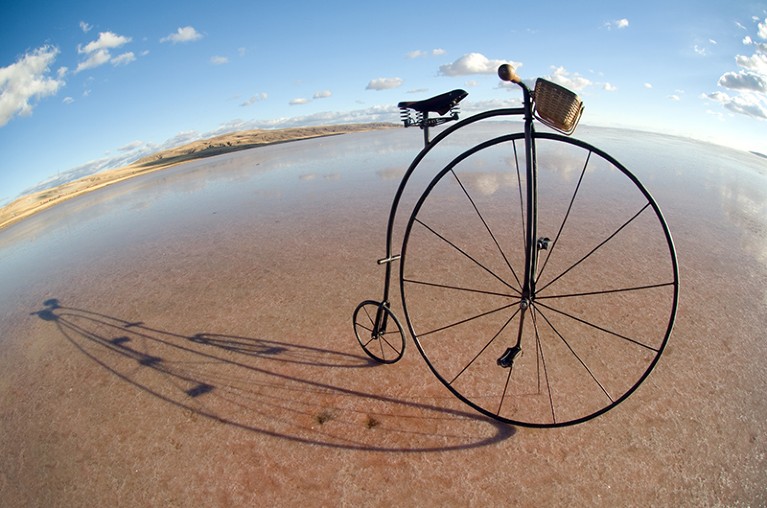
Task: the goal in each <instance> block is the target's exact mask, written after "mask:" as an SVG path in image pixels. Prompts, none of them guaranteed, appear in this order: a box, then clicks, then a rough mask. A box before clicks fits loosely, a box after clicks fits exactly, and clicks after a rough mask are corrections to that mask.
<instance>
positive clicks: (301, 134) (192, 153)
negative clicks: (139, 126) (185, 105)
mask: <svg viewBox="0 0 767 508" xmlns="http://www.w3.org/2000/svg"><path fill="white" fill-rule="evenodd" d="M397 126H398V125H396V124H391V123H367V124H348V125H327V126H317V127H294V128H289V129H275V130H260V129H259V130H250V131H241V132H233V133H230V134H224V135H221V136H216V137H213V138H209V139H204V140H200V141H195V142H192V143H189V144H186V145H183V146H179V147H176V148H171V149H168V150H163V151H161V152H157V153H154V154H152V155H150V156H148V157H144V158H143V159H139V160H137V161H135V162H133V163H131V164H129V165H127V166H124V167H121V168H117V169H110V170H106V171H101V172H98V173H93V174H88V175H85V176H82V177H81V178H74V179H72V180H71V181H66V182H65V183H62V184H60V185H55V186H51V187H46V188H42V189H40V190H38V191H36V192H32V193H31V194H28V195H25V196H22V197H20V198H18V199H16V200H15V201H12V202H11V203H9V204H8V205H6V206H4V207H2V208H0V229H2V228H3V227H5V226H8V225H10V224H12V223H14V222H17V221H19V220H21V219H23V218H25V217H29V216H30V215H32V214H34V213H37V212H40V211H42V210H45V209H46V208H50V207H51V206H53V205H55V204H58V203H61V202H62V201H65V200H67V199H70V198H73V197H75V196H78V195H80V194H83V193H85V192H89V191H92V190H96V189H100V188H102V187H106V186H107V185H111V184H113V183H117V182H120V181H123V180H126V179H128V178H132V177H135V176H139V175H142V174H145V173H149V172H152V171H158V170H161V169H164V168H168V167H170V166H175V165H178V164H182V163H184V162H188V161H191V160H195V159H200V158H203V157H212V156H214V155H221V154H224V153H229V152H234V151H238V150H247V149H249V148H255V147H258V146H264V145H270V144H274V143H286V142H289V141H298V140H301V139H309V138H316V137H321V136H335V135H338V134H347V133H351V132H363V131H370V130H378V129H389V128H392V127H397Z"/></svg>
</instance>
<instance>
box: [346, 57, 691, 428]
mask: <svg viewBox="0 0 767 508" xmlns="http://www.w3.org/2000/svg"><path fill="white" fill-rule="evenodd" d="M499 75H500V77H501V78H502V79H503V80H505V81H509V82H513V83H516V84H517V85H519V87H520V88H521V90H522V95H523V101H522V107H519V108H510V109H498V110H492V111H486V112H483V113H480V114H477V115H474V116H472V117H470V118H467V119H464V120H461V121H458V122H457V123H455V124H453V125H451V126H450V127H449V128H446V129H444V130H443V131H442V132H440V133H439V135H437V136H436V137H435V138H434V139H433V140H429V132H428V130H429V127H433V126H435V125H439V124H441V123H444V122H447V121H451V120H458V114H457V107H458V103H459V102H460V101H461V100H462V99H463V98H464V97H466V95H467V94H466V92H464V91H463V90H455V91H453V92H448V93H446V94H442V95H439V96H436V97H433V98H431V99H427V100H424V101H417V102H402V103H400V104H399V107H400V109H401V111H402V113H403V121H404V122H405V126H406V127H408V126H419V127H420V128H421V129H423V130H424V145H425V146H424V148H423V150H421V152H420V153H419V154H418V155H417V156H416V158H415V159H414V160H413V162H412V164H411V165H410V167H409V168H408V170H407V171H406V173H405V175H404V176H403V178H402V181H401V183H400V185H399V188H398V189H397V192H396V194H395V196H394V200H393V202H392V207H391V212H390V215H389V221H388V226H387V232H386V235H387V236H386V256H385V257H384V258H383V259H380V260H379V261H378V263H379V264H382V265H385V267H386V278H385V282H384V290H383V296H382V298H381V299H380V300H366V301H363V302H362V303H360V304H359V306H358V307H357V308H356V310H355V311H354V316H353V322H354V331H355V334H356V336H357V339H358V341H359V343H360V345H361V346H362V348H363V349H364V351H365V352H366V353H367V354H368V355H369V356H370V357H371V358H372V359H373V360H375V361H377V362H381V363H393V362H396V361H397V360H399V359H400V358H401V357H402V354H403V353H404V351H405V342H406V338H405V331H404V329H403V326H402V321H401V320H400V319H399V318H398V317H397V316H396V315H395V313H394V311H393V310H392V307H391V303H390V300H389V296H390V289H391V282H392V277H393V276H394V273H393V266H394V265H395V264H396V263H399V284H400V291H401V298H402V308H403V311H404V317H405V320H404V321H405V323H406V325H407V328H408V330H409V332H410V335H411V336H412V338H413V341H414V342H415V345H416V347H417V348H418V350H419V352H420V353H421V355H422V356H423V358H424V360H425V361H426V363H427V365H428V366H429V368H430V369H431V371H432V372H433V373H434V374H435V375H436V376H437V378H438V379H439V380H440V381H441V382H442V383H443V384H444V385H445V386H446V387H447V389H448V390H450V391H451V392H452V393H453V394H454V395H455V396H456V397H458V398H459V399H460V400H461V401H463V402H465V403H466V404H468V405H469V406H471V407H473V408H474V409H476V410H477V411H479V412H481V413H483V414H485V415H487V416H489V417H492V418H494V419H496V420H499V421H502V422H506V423H511V424H516V425H523V426H530V427H558V426H564V425H571V424H576V423H580V422H584V421H586V420H589V419H591V418H594V417H596V416H598V415H600V414H603V413H604V412H606V411H608V410H610V409H612V408H614V407H615V406H617V405H618V404H619V403H621V402H622V401H624V400H625V399H626V398H627V397H628V396H629V395H630V394H631V393H633V392H634V391H635V390H636V389H637V387H638V386H639V385H640V384H641V383H642V381H644V380H645V378H647V376H648V375H649V374H650V372H651V371H652V369H653V368H654V367H655V365H656V363H657V362H658V359H659V358H660V356H661V353H662V352H663V349H664V348H665V346H666V343H667V342H668V339H669V336H670V334H671V330H672V328H673V325H674V319H675V316H676V310H677V301H678V295H679V273H678V266H677V259H676V251H675V249H674V243H673V240H672V238H671V234H670V232H669V229H668V226H667V224H666V221H665V219H664V218H663V215H662V213H661V211H660V208H659V207H658V205H657V203H656V202H655V200H654V199H653V198H652V196H651V195H650V193H649V192H648V191H647V190H646V189H645V187H644V186H643V185H642V184H641V183H640V182H639V180H638V179H637V178H636V177H635V176H634V175H633V174H632V173H631V172H630V171H629V170H627V169H626V168H625V167H624V166H623V165H622V164H621V163H619V162H618V161H617V160H615V159H614V158H613V157H611V156H610V155H608V154H607V153H605V152H604V151H602V150H600V149H598V148H595V147H593V146H591V145H589V144H587V143H584V142H582V141H578V140H576V139H572V138H570V137H567V136H569V135H570V134H571V133H572V132H573V131H574V130H575V127H576V125H577V123H578V120H579V119H580V116H581V113H582V111H583V104H582V102H581V100H580V98H579V97H578V96H577V95H575V94H574V93H572V92H570V91H569V90H567V89H565V88H563V87H561V86H559V85H557V84H555V83H552V82H550V81H547V80H544V79H538V80H537V81H536V83H535V87H534V89H532V90H531V89H530V88H529V87H528V86H527V85H526V84H525V83H523V82H522V81H521V79H520V78H519V77H518V76H516V74H515V73H514V70H513V69H512V68H511V66H508V65H504V66H501V68H500V69H499ZM430 113H437V114H438V115H439V116H437V117H435V118H430V116H429V115H430ZM511 116H521V117H522V119H523V121H524V124H523V125H524V127H523V129H522V130H521V132H513V133H509V134H504V135H501V136H499V137H495V138H492V139H488V140H486V141H483V142H481V143H479V144H477V145H476V146H472V147H471V148H469V149H467V150H465V151H463V153H460V154H459V155H458V156H456V157H455V158H454V159H453V160H452V161H450V162H449V163H448V164H447V165H446V166H444V169H442V170H441V171H440V172H439V173H438V174H437V175H436V176H435V177H434V178H433V180H431V182H430V183H429V184H428V185H427V186H426V190H425V191H424V192H423V194H422V195H421V196H420V198H419V199H418V200H417V203H416V204H415V206H414V208H413V209H412V212H411V214H410V217H409V219H408V220H407V225H406V227H405V233H404V238H403V240H402V250H401V253H399V254H396V253H395V252H394V251H393V238H392V236H393V230H394V221H395V216H396V213H397V211H398V207H399V205H400V200H401V198H402V194H403V191H404V189H405V186H406V185H407V183H408V180H409V179H410V176H411V175H412V174H413V172H414V171H415V170H416V169H417V168H418V167H419V164H421V162H422V161H423V160H424V158H425V157H426V155H427V154H429V153H430V152H432V151H433V150H435V148H438V147H439V146H440V143H441V142H443V141H444V140H445V139H448V138H449V137H450V136H451V135H453V134H454V133H455V132H456V131H458V130H460V129H463V128H465V127H466V126H468V125H470V124H473V123H475V122H478V121H481V120H488V119H491V120H496V119H502V118H503V117H511ZM536 120H537V121H540V122H542V123H543V124H545V125H547V126H549V127H551V128H553V129H555V130H556V131H559V132H560V133H561V134H560V133H554V132H537V131H536V130H535V125H534V124H535V123H536Z"/></svg>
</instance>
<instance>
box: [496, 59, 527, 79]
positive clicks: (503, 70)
mask: <svg viewBox="0 0 767 508" xmlns="http://www.w3.org/2000/svg"><path fill="white" fill-rule="evenodd" d="M498 77H499V78H501V79H502V80H503V81H509V82H511V83H521V82H522V78H520V77H519V76H517V73H516V72H514V67H512V66H511V65H509V64H503V65H501V66H500V67H498Z"/></svg>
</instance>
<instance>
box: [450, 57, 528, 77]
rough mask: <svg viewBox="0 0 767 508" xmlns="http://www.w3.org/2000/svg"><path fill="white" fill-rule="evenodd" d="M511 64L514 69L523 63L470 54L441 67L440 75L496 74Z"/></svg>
mask: <svg viewBox="0 0 767 508" xmlns="http://www.w3.org/2000/svg"><path fill="white" fill-rule="evenodd" d="M506 63H509V64H511V65H512V66H513V67H514V68H517V67H519V66H521V65H522V64H521V63H518V62H510V61H508V60H491V59H489V58H487V57H486V56H485V55H483V54H482V53H468V54H466V55H463V56H462V57H460V58H459V59H458V60H456V61H455V62H453V63H451V64H446V65H440V67H439V73H440V74H441V75H443V76H468V75H471V74H495V73H496V72H498V67H500V66H501V65H503V64H506Z"/></svg>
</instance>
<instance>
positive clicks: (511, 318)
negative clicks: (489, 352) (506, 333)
mask: <svg viewBox="0 0 767 508" xmlns="http://www.w3.org/2000/svg"><path fill="white" fill-rule="evenodd" d="M517 314H519V309H517V310H516V311H514V314H512V315H511V317H510V318H509V319H507V320H506V322H505V323H503V325H502V326H501V329H500V330H498V332H497V333H496V334H495V335H493V338H492V339H490V340H489V341H488V342H487V344H485V345H484V347H483V348H482V349H480V350H479V352H478V353H477V354H476V355H475V356H474V358H472V359H471V360H470V361H469V363H467V364H466V365H465V366H464V367H463V368H462V369H461V371H460V372H459V373H458V374H456V375H455V377H453V379H451V380H450V382H449V383H448V384H450V385H452V384H453V383H455V381H456V380H457V379H458V378H459V377H460V376H461V374H463V373H464V372H466V369H468V368H469V367H470V366H471V364H473V363H474V362H475V361H476V360H477V358H479V357H480V356H482V353H484V352H485V350H486V349H487V348H488V347H490V344H492V343H493V342H495V339H497V338H498V336H499V335H500V334H501V332H503V330H504V329H505V328H506V327H507V326H508V325H509V323H511V321H512V320H513V319H514V317H516V315H517Z"/></svg>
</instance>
